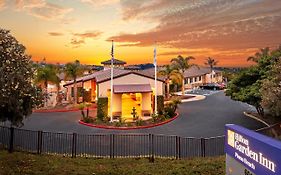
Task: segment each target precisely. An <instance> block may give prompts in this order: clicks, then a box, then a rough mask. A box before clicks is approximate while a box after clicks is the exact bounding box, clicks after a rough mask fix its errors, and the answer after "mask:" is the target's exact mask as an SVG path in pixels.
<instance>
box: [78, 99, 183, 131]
mask: <svg viewBox="0 0 281 175" xmlns="http://www.w3.org/2000/svg"><path fill="white" fill-rule="evenodd" d="M161 103H162V104H163V105H162V106H163V107H160V106H161V105H159V106H158V114H152V115H151V116H150V117H139V116H138V115H137V113H136V112H135V110H134V109H133V110H132V117H131V119H123V118H122V117H118V118H117V119H115V120H114V121H110V117H108V116H107V107H105V106H103V105H101V106H102V107H101V108H100V109H99V108H98V114H97V116H96V117H91V116H89V112H88V110H89V109H88V108H86V106H81V108H80V109H81V114H82V118H81V120H80V121H79V123H80V124H83V125H86V126H91V127H97V128H105V129H125V130H127V129H141V128H149V127H154V126H159V125H163V124H165V123H168V122H171V121H173V120H174V119H176V118H177V117H178V113H177V112H176V110H177V106H178V104H179V103H180V99H178V98H172V99H171V101H169V102H167V103H165V105H164V100H162V102H161ZM85 108H86V112H85V111H84V109H85ZM102 110H104V112H102Z"/></svg>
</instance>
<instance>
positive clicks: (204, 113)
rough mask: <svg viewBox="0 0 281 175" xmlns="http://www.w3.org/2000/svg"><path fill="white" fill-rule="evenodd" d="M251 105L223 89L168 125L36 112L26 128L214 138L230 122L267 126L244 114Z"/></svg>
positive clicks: (181, 110)
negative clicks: (83, 121) (87, 122)
mask: <svg viewBox="0 0 281 175" xmlns="http://www.w3.org/2000/svg"><path fill="white" fill-rule="evenodd" d="M248 108H249V106H248V105H246V104H243V103H240V102H236V101H232V100H231V99H230V98H229V97H226V96H225V95H224V94H223V92H222V91H220V92H218V93H214V94H212V95H209V96H207V98H206V99H204V100H200V101H194V102H187V103H182V104H181V105H180V106H179V113H180V116H179V117H178V118H177V119H176V120H174V121H172V122H171V123H168V124H166V125H162V126H158V127H154V128H149V129H138V130H128V131H120V130H118V131H116V130H107V129H98V128H91V127H87V126H84V125H80V124H78V120H79V118H80V112H68V113H34V114H32V116H30V117H29V118H27V119H26V120H25V121H24V123H25V125H24V127H23V128H24V129H31V130H43V131H53V132H68V133H73V132H76V133H81V134H94V133H152V134H164V135H178V136H183V137H212V136H219V135H223V134H224V125H225V124H227V123H233V124H239V125H242V126H245V127H247V128H249V129H258V128H260V127H262V126H263V125H262V124H261V123H259V122H257V121H255V120H253V119H250V118H247V117H245V116H244V115H243V111H245V110H247V109H248Z"/></svg>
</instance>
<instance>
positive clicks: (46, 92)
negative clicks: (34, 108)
mask: <svg viewBox="0 0 281 175" xmlns="http://www.w3.org/2000/svg"><path fill="white" fill-rule="evenodd" d="M44 86H45V104H44V106H45V107H47V104H48V81H45V82H44Z"/></svg>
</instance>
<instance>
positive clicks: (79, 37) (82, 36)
mask: <svg viewBox="0 0 281 175" xmlns="http://www.w3.org/2000/svg"><path fill="white" fill-rule="evenodd" d="M101 34H102V32H100V31H92V32H84V33H72V35H73V38H72V39H71V42H70V44H71V45H72V46H73V48H78V47H80V46H82V45H83V44H85V40H86V39H88V38H92V39H94V38H97V37H99V36H100V35H101Z"/></svg>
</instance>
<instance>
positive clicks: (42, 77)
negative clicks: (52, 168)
mask: <svg viewBox="0 0 281 175" xmlns="http://www.w3.org/2000/svg"><path fill="white" fill-rule="evenodd" d="M35 83H36V84H41V85H42V84H43V88H44V95H45V106H47V102H48V83H52V84H55V85H56V86H58V84H59V83H60V80H59V77H58V76H57V72H56V68H55V67H54V66H53V65H49V64H48V65H44V66H41V67H39V68H38V69H37V72H36V78H35Z"/></svg>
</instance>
